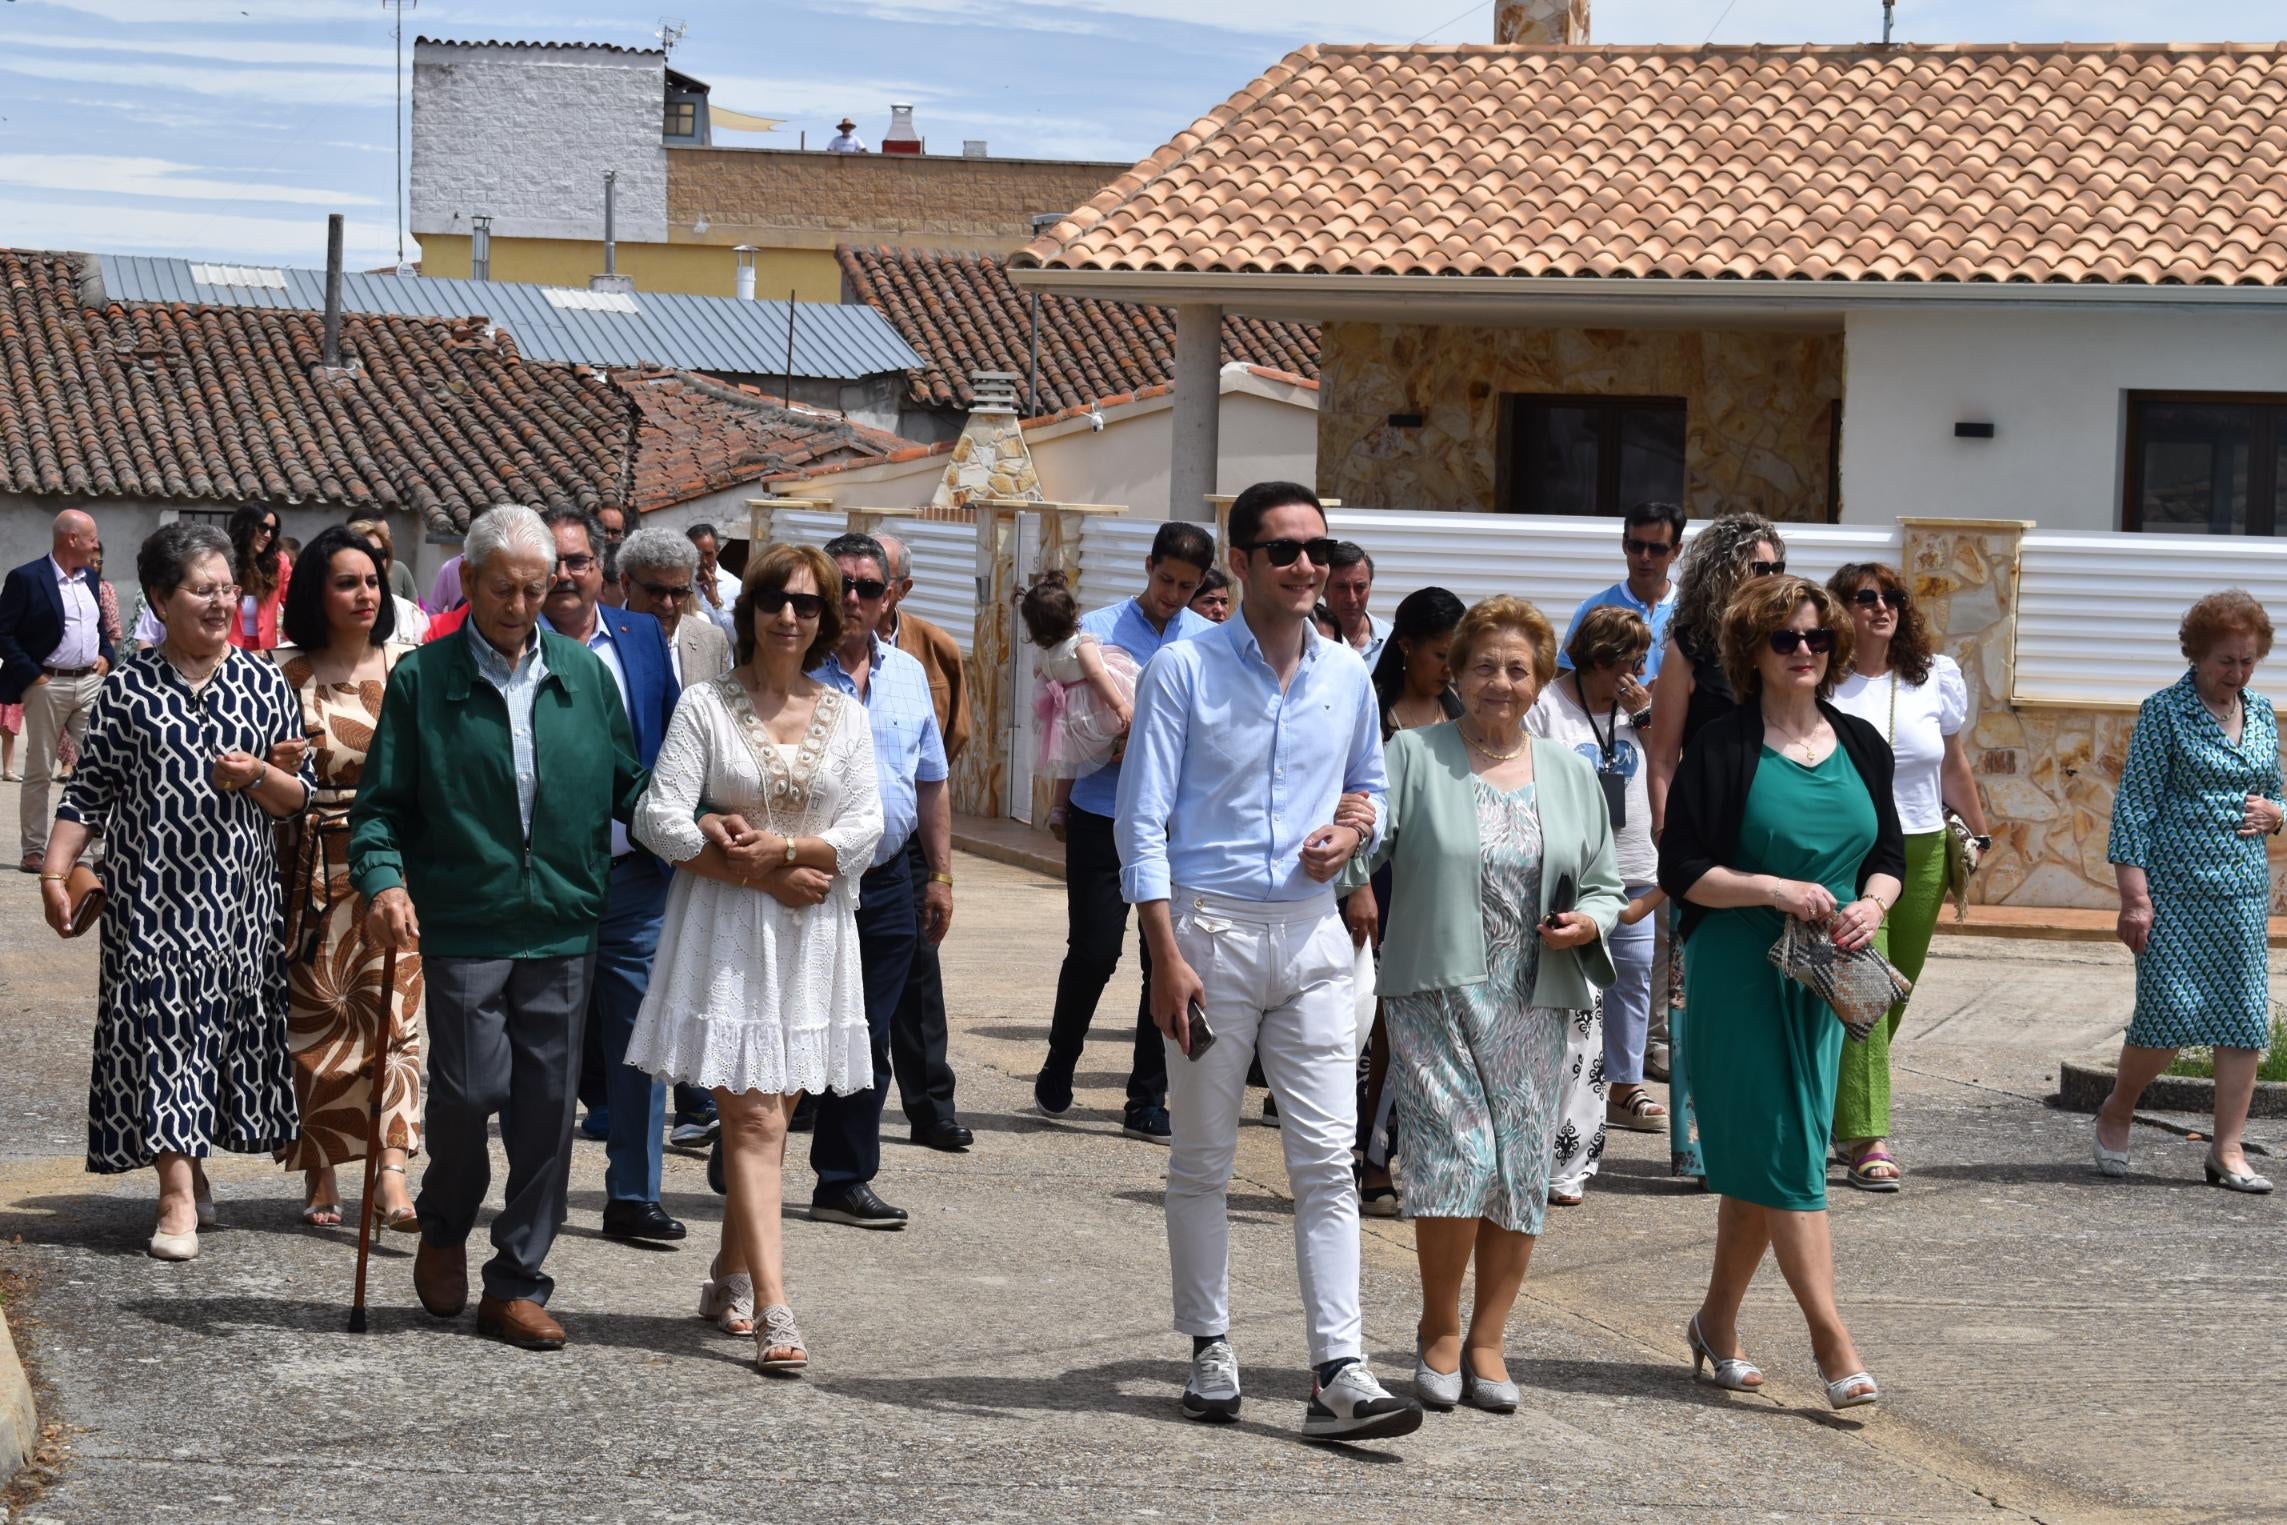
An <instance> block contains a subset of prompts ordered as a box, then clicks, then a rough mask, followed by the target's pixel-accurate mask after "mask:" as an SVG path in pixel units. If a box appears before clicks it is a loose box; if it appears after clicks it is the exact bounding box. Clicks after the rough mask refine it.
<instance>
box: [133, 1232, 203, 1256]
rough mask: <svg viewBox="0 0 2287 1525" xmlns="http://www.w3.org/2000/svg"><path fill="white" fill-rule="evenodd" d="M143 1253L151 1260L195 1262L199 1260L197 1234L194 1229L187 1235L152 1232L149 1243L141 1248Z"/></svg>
mask: <svg viewBox="0 0 2287 1525" xmlns="http://www.w3.org/2000/svg"><path fill="white" fill-rule="evenodd" d="M143 1252H144V1253H145V1254H146V1255H149V1256H150V1257H151V1258H152V1259H153V1260H196V1259H198V1258H199V1232H198V1230H197V1229H195V1228H194V1229H192V1230H191V1231H190V1232H189V1233H187V1234H162V1233H158V1232H155V1231H154V1232H153V1233H152V1235H151V1242H150V1243H149V1244H147V1245H145V1246H144V1247H143Z"/></svg>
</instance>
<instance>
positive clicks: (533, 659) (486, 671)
mask: <svg viewBox="0 0 2287 1525" xmlns="http://www.w3.org/2000/svg"><path fill="white" fill-rule="evenodd" d="M461 633H462V634H463V635H465V636H467V637H468V642H469V649H470V650H472V651H474V652H475V653H476V670H477V673H478V675H479V676H480V677H482V678H483V679H484V681H485V682H487V683H489V684H491V685H492V686H493V687H494V688H497V689H499V690H500V697H501V701H502V702H503V703H505V704H506V705H507V706H508V741H509V747H510V749H511V751H513V752H514V754H515V761H516V809H517V813H518V814H519V815H521V816H522V817H523V818H524V840H525V841H527V842H529V841H531V840H532V796H533V795H534V794H535V793H536V792H538V790H539V788H540V768H539V764H538V763H536V762H535V761H534V760H533V756H532V701H533V699H534V697H535V696H536V695H538V694H539V692H540V680H541V679H543V678H545V677H547V676H548V659H547V657H546V656H545V655H544V654H543V653H542V652H541V650H540V629H539V627H538V626H537V625H536V626H534V627H533V628H532V631H531V636H530V639H529V641H528V642H527V644H526V645H525V648H524V656H523V658H522V659H521V660H520V661H518V662H517V664H516V665H515V666H514V667H511V666H509V665H508V658H506V657H504V656H502V655H501V654H500V653H499V652H498V651H497V650H495V649H494V648H493V644H492V642H490V641H488V640H486V639H485V638H484V637H483V636H482V635H481V634H479V633H478V631H477V628H476V621H475V620H470V621H469V622H468V623H467V624H465V625H463V626H461Z"/></svg>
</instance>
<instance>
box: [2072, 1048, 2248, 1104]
mask: <svg viewBox="0 0 2287 1525" xmlns="http://www.w3.org/2000/svg"><path fill="white" fill-rule="evenodd" d="M2112 1080H2113V1068H2112V1066H2111V1065H2109V1064H2080V1063H2076V1062H2075V1061H2073V1060H2070V1059H2067V1060H2064V1061H2063V1062H2062V1063H2060V1064H2059V1065H2058V1066H2057V1105H2058V1106H2060V1107H2062V1108H2063V1109H2064V1110H2066V1111H2067V1112H2094V1111H2096V1109H2097V1108H2098V1107H2100V1106H2102V1105H2104V1099H2105V1098H2106V1097H2107V1096H2110V1095H2111V1094H2112ZM2144 1106H2145V1108H2146V1109H2147V1110H2150V1111H2154V1112H2205V1113H2208V1114H2211V1115H2212V1114H2213V1113H2214V1112H2215V1109H2216V1083H2215V1082H2214V1081H2212V1080H2202V1079H2200V1078H2199V1077H2198V1076H2196V1075H2162V1076H2161V1077H2160V1078H2159V1079H2157V1080H2155V1081H2153V1082H2152V1084H2151V1085H2150V1087H2148V1088H2147V1089H2146V1090H2145V1092H2144ZM2139 1115H2141V1114H2139ZM2247 1115H2248V1116H2249V1117H2287V1082H2282V1081H2277V1080H2259V1081H2257V1082H2256V1083H2255V1096H2254V1098H2253V1099H2252V1100H2251V1101H2250V1102H2249V1103H2248V1107H2247Z"/></svg>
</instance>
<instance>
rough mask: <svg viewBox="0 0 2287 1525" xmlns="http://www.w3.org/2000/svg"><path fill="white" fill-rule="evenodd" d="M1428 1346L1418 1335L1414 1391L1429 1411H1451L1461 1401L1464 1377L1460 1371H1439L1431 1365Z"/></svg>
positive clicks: (1414, 1367)
mask: <svg viewBox="0 0 2287 1525" xmlns="http://www.w3.org/2000/svg"><path fill="white" fill-rule="evenodd" d="M1426 1350H1427V1346H1426V1345H1425V1344H1424V1342H1423V1341H1422V1339H1421V1338H1420V1337H1419V1336H1418V1335H1417V1336H1416V1337H1415V1339H1414V1342H1413V1391H1414V1396H1415V1397H1416V1398H1419V1399H1420V1400H1421V1406H1422V1407H1423V1408H1428V1409H1449V1408H1452V1407H1453V1406H1454V1405H1455V1404H1457V1403H1459V1402H1460V1401H1461V1387H1462V1376H1461V1373H1460V1372H1458V1371H1438V1370H1436V1369H1435V1368H1433V1367H1432V1366H1431V1365H1430V1364H1429V1357H1428V1355H1427V1354H1426V1353H1425V1352H1426Z"/></svg>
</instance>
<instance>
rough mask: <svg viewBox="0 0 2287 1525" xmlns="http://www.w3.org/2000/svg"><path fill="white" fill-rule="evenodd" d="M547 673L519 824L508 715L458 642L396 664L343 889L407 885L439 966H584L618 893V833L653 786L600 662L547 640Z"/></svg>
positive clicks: (537, 703) (368, 764)
mask: <svg viewBox="0 0 2287 1525" xmlns="http://www.w3.org/2000/svg"><path fill="white" fill-rule="evenodd" d="M540 650H541V654H542V655H543V657H544V658H545V659H546V661H547V664H548V673H547V676H546V677H544V678H542V679H541V680H540V687H539V691H538V693H537V694H535V695H534V697H533V701H532V756H533V766H534V769H535V771H536V772H537V773H538V775H539V785H538V787H537V789H536V790H535V791H534V794H533V798H532V833H531V838H530V840H529V841H527V840H525V836H524V832H523V829H522V824H521V822H520V821H519V819H518V816H519V811H518V809H517V802H516V764H515V758H514V753H513V749H512V746H511V743H510V739H509V729H508V702H507V701H506V700H505V699H503V698H501V696H500V691H499V690H498V689H496V688H494V687H493V686H492V685H491V684H490V683H489V682H487V681H486V680H485V679H484V677H483V676H482V675H481V674H480V673H478V671H477V667H476V654H475V652H474V651H473V650H471V648H470V646H469V642H468V640H467V639H466V638H464V637H462V636H460V635H454V636H449V637H447V638H446V639H444V640H441V641H436V642H433V643H431V644H430V645H427V646H424V647H422V648H421V649H420V650H419V651H417V652H415V653H413V655H411V656H409V657H407V658H405V659H404V660H403V661H401V662H399V663H398V664H397V667H396V670H395V671H394V672H392V673H391V674H390V675H389V690H388V693H387V694H386V695H385V696H384V697H383V699H382V701H381V720H380V722H379V724H378V725H376V727H375V728H374V733H373V745H372V746H371V747H370V748H369V749H368V750H367V752H366V757H365V772H364V776H363V777H362V778H361V779H360V780H359V783H358V790H357V804H356V806H355V807H354V808H353V809H352V811H351V813H350V831H349V872H350V884H351V886H352V887H353V888H354V889H355V890H356V891H357V893H358V894H360V895H363V896H366V897H368V898H371V897H372V896H374V895H378V894H380V893H381V892H382V891H383V890H389V889H396V888H399V887H400V886H401V887H403V888H404V889H405V890H406V891H407V892H408V893H409V894H411V896H412V897H413V912H414V914H415V915H416V916H418V917H419V918H420V922H421V951H422V952H423V953H426V954H432V955H435V956H437V957H440V958H565V957H574V956H578V955H581V954H586V953H591V952H593V951H594V950H595V946H596V929H597V928H598V927H599V926H600V925H601V924H602V921H603V914H604V899H605V895H606V893H607V891H608V890H609V888H610V883H611V823H612V822H613V821H615V820H616V821H620V822H625V821H626V820H627V819H628V818H629V817H630V816H631V815H633V814H634V812H635V801H636V797H637V796H638V795H640V794H642V792H643V786H644V785H645V783H647V782H648V781H649V778H650V775H649V774H648V773H647V772H646V771H645V770H644V769H643V768H642V767H641V766H640V765H639V764H638V763H637V762H636V758H635V741H634V737H633V735H632V733H631V732H630V731H629V729H628V724H627V709H626V707H625V706H624V705H623V704H622V703H621V701H620V697H619V686H618V685H617V684H616V683H614V682H613V681H612V676H611V673H610V671H609V670H608V669H607V668H606V667H605V666H604V665H603V663H602V661H600V660H599V659H598V658H597V657H596V656H595V654H594V653H593V652H590V651H589V650H588V649H587V648H586V647H585V646H582V645H581V644H580V643H579V642H577V641H572V640H566V639H565V638H564V637H562V636H560V635H557V634H556V633H555V632H554V631H551V630H549V629H548V628H547V627H546V626H545V625H543V626H542V627H541V629H540Z"/></svg>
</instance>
